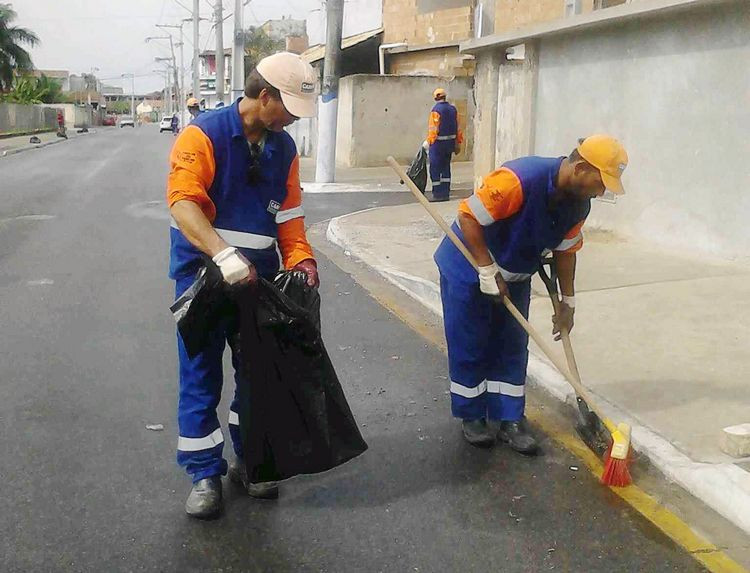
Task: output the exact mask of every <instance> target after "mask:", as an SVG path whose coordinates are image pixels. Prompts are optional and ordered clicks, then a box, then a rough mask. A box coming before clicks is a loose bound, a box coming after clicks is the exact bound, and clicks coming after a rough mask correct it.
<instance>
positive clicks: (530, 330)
mask: <svg viewBox="0 0 750 573" xmlns="http://www.w3.org/2000/svg"><path fill="white" fill-rule="evenodd" d="M387 161H388V164H389V165H390V166H391V168H392V169H393V170H394V171H395V172H396V174H397V175H398V176H399V177H400V178H401V180H402V181H404V182H405V183H406V186H407V187H408V188H409V190H410V191H411V192H412V195H414V197H416V199H417V201H419V202H420V203H421V204H422V206H423V207H424V208H425V209H427V212H428V213H429V214H430V215H431V216H432V218H433V219H435V222H436V223H437V224H438V226H439V227H440V228H441V229H442V230H443V231H444V232H445V234H446V236H447V237H448V238H449V239H450V240H451V241H452V242H453V244H454V245H455V246H456V248H457V249H458V250H459V251H461V253H462V254H463V255H464V257H466V260H467V261H469V263H471V266H473V267H474V269H475V270H477V271H478V270H479V265H478V264H477V261H476V259H475V258H474V255H472V254H471V253H470V252H469V249H467V248H466V245H464V244H463V242H462V241H461V239H459V238H458V236H457V235H456V233H454V232H453V229H451V228H450V226H449V225H448V223H446V222H445V220H444V219H443V218H442V217H441V216H440V214H439V213H438V212H437V210H436V209H435V207H434V206H433V205H432V204H431V203H430V202H429V201H428V200H427V198H426V197H425V196H424V195H423V194H422V192H421V191H420V190H419V189H418V188H417V186H416V185H415V184H414V181H412V180H411V178H410V177H409V176H408V175H407V174H406V172H405V171H404V169H403V168H402V167H401V166H400V165H399V164H398V162H397V161H396V160H395V159H394V158H393V156H388V159H387ZM502 301H503V304H504V305H505V308H507V309H508V311H510V313H511V314H512V315H513V318H515V319H516V321H517V322H518V324H520V325H521V327H522V328H523V329H524V330H525V331H526V333H527V334H528V335H529V336H530V337H531V338H532V339H533V340H534V342H536V344H537V346H539V348H541V349H542V352H544V354H545V356H546V357H547V358H548V359H549V360H550V362H552V364H554V365H555V368H557V369H558V370H559V371H560V373H561V374H562V375H563V376H564V377H565V379H566V380H567V381H568V383H569V384H570V385H571V386H572V387H573V389H574V390H575V391H576V393H577V394H578V395H579V396H580V397H581V398H583V399H584V400H585V401H586V404H587V405H588V406H589V409H590V410H592V411H593V412H594V413H595V414H596V415H597V416H599V418H601V419H602V420H604V419H605V418H606V416H604V414H603V413H602V412H600V411H599V408H598V407H597V406H596V404H594V403H593V402H592V401H591V400H590V399H589V393H588V391H587V390H586V388H584V387H583V385H582V384H581V382H580V379H579V378H574V377H573V375H572V374H571V373H570V371H569V370H568V369H567V368H566V366H565V364H563V363H562V361H561V360H560V359H559V358H558V357H557V356H556V355H555V352H554V351H553V350H552V348H551V347H550V345H549V344H548V343H547V341H546V340H544V338H542V336H541V335H540V334H539V333H538V332H537V331H536V329H535V328H534V327H533V326H531V324H529V321H528V320H526V318H525V317H524V316H523V315H522V314H521V313H520V312H519V310H518V309H517V308H516V306H515V305H514V304H513V302H512V301H511V300H510V298H508V297H507V296H504V297H502ZM568 344H570V337H569V336H568ZM572 350H573V349H572V347H571V354H572Z"/></svg>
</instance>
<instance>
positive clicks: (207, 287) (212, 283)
mask: <svg viewBox="0 0 750 573" xmlns="http://www.w3.org/2000/svg"><path fill="white" fill-rule="evenodd" d="M169 309H170V310H171V311H172V315H173V316H174V319H175V321H176V322H177V330H178V331H179V332H180V337H181V338H182V342H183V344H184V345H185V350H186V351H187V353H188V355H189V356H190V357H191V358H192V357H194V356H195V355H196V354H198V352H200V351H201V349H202V348H203V347H204V346H205V345H206V339H207V336H208V333H209V332H210V331H211V330H213V329H214V328H215V327H216V325H217V324H218V322H219V320H221V318H222V317H224V316H234V315H236V314H237V310H236V307H235V306H234V305H233V304H232V300H231V298H230V297H229V290H228V288H226V287H225V285H224V279H223V278H222V276H221V271H219V269H218V267H217V266H216V265H214V264H211V265H209V266H207V267H204V268H202V269H201V270H200V272H199V273H198V275H197V277H196V279H195V282H194V283H193V284H192V285H190V288H188V289H187V290H186V291H185V292H184V293H182V295H180V296H179V297H178V298H177V300H176V301H174V303H173V304H172V306H170V307H169Z"/></svg>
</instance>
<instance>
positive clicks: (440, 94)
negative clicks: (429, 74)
mask: <svg viewBox="0 0 750 573" xmlns="http://www.w3.org/2000/svg"><path fill="white" fill-rule="evenodd" d="M439 97H445V90H444V89H443V88H438V89H436V90H435V91H434V92H432V99H438V98H439Z"/></svg>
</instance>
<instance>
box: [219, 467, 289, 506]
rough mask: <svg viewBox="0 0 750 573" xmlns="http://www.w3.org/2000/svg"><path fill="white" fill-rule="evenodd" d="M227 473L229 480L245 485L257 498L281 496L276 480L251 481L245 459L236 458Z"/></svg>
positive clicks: (251, 494) (252, 495)
mask: <svg viewBox="0 0 750 573" xmlns="http://www.w3.org/2000/svg"><path fill="white" fill-rule="evenodd" d="M227 475H228V476H229V481H231V482H233V483H236V484H239V485H241V486H243V487H244V488H245V490H246V491H247V493H248V495H249V496H250V497H254V498H257V499H278V497H279V486H278V485H277V484H276V482H273V481H271V482H264V483H250V481H249V480H248V479H247V468H246V467H245V460H242V459H240V458H234V460H232V462H230V464H229V470H228V471H227Z"/></svg>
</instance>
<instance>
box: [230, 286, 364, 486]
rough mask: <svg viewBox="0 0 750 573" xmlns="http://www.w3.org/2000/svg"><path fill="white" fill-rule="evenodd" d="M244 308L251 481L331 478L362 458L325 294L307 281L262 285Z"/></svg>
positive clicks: (243, 412)
mask: <svg viewBox="0 0 750 573" xmlns="http://www.w3.org/2000/svg"><path fill="white" fill-rule="evenodd" d="M238 307H239V312H240V334H239V345H240V356H241V360H240V363H241V364H242V369H243V371H242V374H243V375H242V376H241V378H242V379H243V380H244V381H246V382H245V383H244V384H243V385H241V387H240V389H239V401H240V404H241V406H240V412H239V417H240V432H241V434H242V446H243V448H244V453H245V464H246V465H247V472H248V477H249V478H250V481H252V482H264V481H275V480H282V479H286V478H289V477H292V476H295V475H299V474H311V473H318V472H322V471H326V470H329V469H331V468H334V467H336V466H338V465H341V464H343V463H344V462H346V461H348V460H350V459H352V458H354V457H356V456H358V455H359V454H361V453H362V452H364V451H365V450H366V449H367V444H366V443H365V441H364V440H363V439H362V435H361V434H360V432H359V428H358V427H357V422H356V421H355V420H354V416H353V415H352V412H351V410H350V408H349V404H348V403H347V401H346V398H345V396H344V392H343V390H342V389H341V385H340V384H339V381H338V377H337V376H336V371H335V370H334V368H333V365H332V364H331V360H330V358H329V357H328V353H327V352H326V349H325V346H324V345H323V341H322V339H321V336H320V295H319V294H318V291H317V289H314V288H311V287H309V286H307V283H306V276H305V274H304V273H300V272H287V273H282V274H281V275H279V276H278V277H277V279H276V280H275V281H274V284H273V285H272V284H270V283H268V282H266V281H261V282H260V283H259V285H258V288H257V289H254V290H253V291H252V292H250V293H247V294H246V296H242V297H240V298H239V299H238ZM245 357H248V358H247V359H245Z"/></svg>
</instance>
